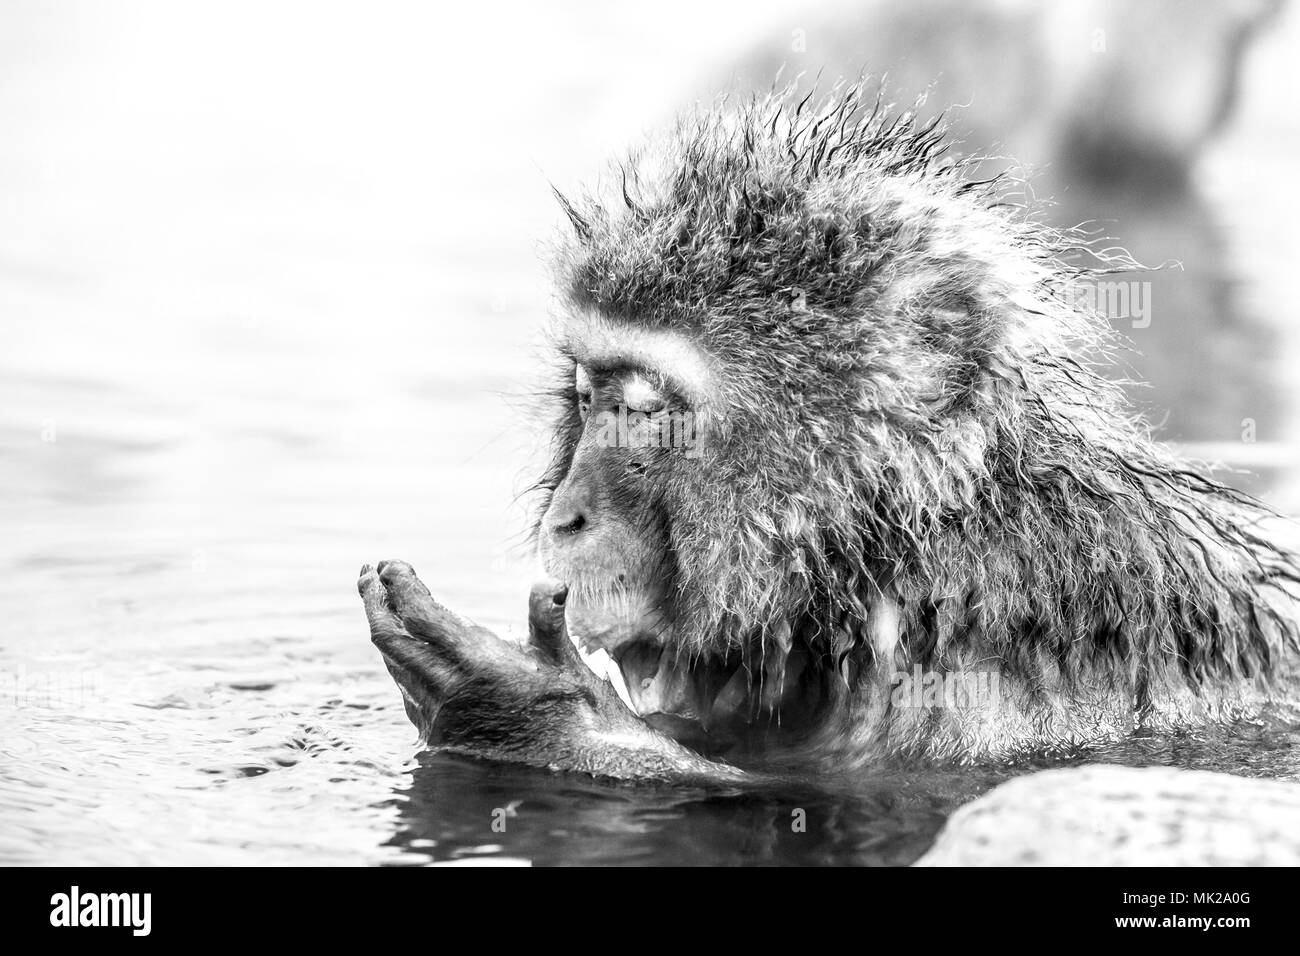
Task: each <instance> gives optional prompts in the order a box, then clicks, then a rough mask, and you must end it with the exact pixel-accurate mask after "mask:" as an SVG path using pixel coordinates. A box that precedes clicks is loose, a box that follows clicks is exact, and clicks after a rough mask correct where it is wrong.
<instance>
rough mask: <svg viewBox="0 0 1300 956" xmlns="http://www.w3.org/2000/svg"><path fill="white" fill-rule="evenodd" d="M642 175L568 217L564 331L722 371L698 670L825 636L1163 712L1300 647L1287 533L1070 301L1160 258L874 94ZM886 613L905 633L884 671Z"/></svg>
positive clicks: (740, 117) (681, 135) (696, 645)
mask: <svg viewBox="0 0 1300 956" xmlns="http://www.w3.org/2000/svg"><path fill="white" fill-rule="evenodd" d="M610 180H611V181H610V182H609V183H608V184H607V187H606V188H605V189H604V190H603V191H598V192H595V193H591V194H588V195H585V196H583V197H581V198H573V199H568V198H564V197H561V202H562V204H563V206H564V209H565V211H566V213H567V215H568V217H569V219H570V221H571V224H572V230H571V236H570V237H569V238H568V239H567V240H566V241H564V242H563V243H562V245H561V248H560V250H559V255H558V257H557V263H558V273H559V277H560V286H561V293H562V296H563V300H564V308H565V309H566V310H569V311H572V312H594V313H597V314H600V315H603V316H607V317H610V318H612V319H614V320H617V321H622V322H627V323H634V324H636V325H638V326H642V327H646V328H653V329H667V330H672V331H675V332H677V333H680V334H681V335H682V336H684V337H686V338H688V339H689V340H691V341H692V342H694V343H696V344H697V345H698V347H699V348H700V349H701V350H702V351H703V352H704V353H705V354H707V355H708V356H709V358H710V362H711V366H712V368H713V369H714V371H715V375H716V382H715V391H714V393H713V395H712V397H711V399H710V401H709V402H708V403H707V407H706V408H704V409H702V410H701V413H702V415H703V417H704V419H705V421H706V422H707V429H708V432H707V445H706V448H707V450H706V453H705V454H704V456H703V457H702V458H701V459H699V460H698V461H697V462H694V463H688V462H683V463H682V466H681V467H680V468H679V469H678V470H677V472H676V475H675V477H674V478H673V480H672V482H671V486H670V487H668V488H666V489H664V491H663V494H664V500H665V508H666V510H667V514H668V516H669V521H670V528H669V536H670V550H671V557H672V562H673V566H674V571H675V576H676V584H677V594H678V604H679V607H678V608H677V613H678V620H679V628H678V638H677V639H678V640H680V641H681V642H682V645H683V647H685V648H686V649H687V650H689V651H690V652H691V653H693V654H706V653H710V652H721V651H723V650H725V649H728V648H735V647H741V646H749V647H754V646H759V647H766V646H769V644H775V645H782V644H784V645H787V646H788V642H789V634H790V632H791V629H794V630H795V631H796V632H800V631H802V632H803V633H805V634H806V635H809V636H808V640H809V642H810V644H811V646H813V647H814V648H815V649H816V650H817V651H818V652H821V656H820V657H819V658H818V659H819V660H821V661H822V662H823V664H825V665H826V666H828V667H834V668H835V669H836V672H838V673H849V670H846V669H845V662H846V661H849V662H850V663H851V664H852V665H853V666H852V668H851V669H850V670H851V671H852V672H853V673H860V672H861V669H862V667H863V666H865V665H867V664H869V663H870V662H871V660H872V658H873V655H877V654H879V653H882V652H883V653H887V654H890V655H891V656H892V658H893V660H892V661H891V662H889V663H891V664H892V665H894V666H900V667H904V668H906V667H910V666H912V664H914V663H921V664H922V665H924V666H926V667H936V668H942V667H944V666H957V665H959V664H960V662H961V661H970V660H974V659H983V660H988V659H994V660H1000V666H1001V667H1002V668H1003V669H1004V670H1006V671H1008V672H1012V673H1016V674H1019V675H1021V676H1024V677H1025V678H1027V679H1028V680H1029V681H1030V682H1031V683H1037V684H1042V683H1044V682H1045V683H1047V684H1050V685H1052V686H1059V685H1061V684H1062V683H1065V684H1068V683H1070V682H1071V681H1073V680H1075V679H1078V678H1081V677H1083V676H1084V675H1087V674H1094V675H1095V674H1103V675H1105V677H1106V679H1107V680H1109V681H1111V682H1112V683H1113V684H1114V683H1118V685H1119V686H1120V687H1121V689H1122V690H1124V691H1125V692H1132V693H1133V694H1134V695H1135V696H1137V697H1138V698H1141V697H1142V696H1143V695H1144V694H1147V693H1149V692H1150V688H1151V687H1152V686H1153V685H1155V684H1158V683H1161V682H1164V683H1168V682H1169V681H1174V682H1177V683H1178V684H1179V685H1180V686H1191V687H1197V686H1200V685H1203V684H1205V683H1207V682H1211V681H1214V680H1226V679H1230V678H1234V677H1248V678H1250V677H1258V676H1261V675H1265V676H1266V675H1267V674H1268V672H1269V671H1270V670H1271V668H1272V666H1273V664H1274V662H1275V661H1276V659H1277V657H1278V655H1279V653H1280V652H1281V651H1282V650H1283V649H1284V648H1285V647H1294V646H1295V642H1296V632H1295V628H1294V625H1293V624H1292V623H1291V622H1290V620H1289V619H1288V618H1286V617H1285V616H1283V615H1281V614H1279V613H1278V611H1277V610H1276V604H1277V601H1276V599H1277V598H1278V597H1279V596H1280V594H1284V593H1285V592H1286V589H1287V588H1288V587H1289V586H1290V585H1291V584H1292V583H1294V582H1296V581H1297V580H1300V578H1298V577H1297V565H1296V562H1295V559H1294V557H1293V556H1292V554H1290V553H1289V552H1287V551H1286V550H1284V549H1282V548H1280V547H1278V546H1276V545H1274V544H1272V543H1270V542H1269V541H1268V540H1266V538H1265V537H1264V536H1263V535H1261V534H1260V533H1258V532H1257V531H1256V530H1254V524H1255V523H1256V522H1257V521H1258V520H1259V519H1260V518H1262V517H1264V516H1265V514H1266V510H1265V509H1264V508H1263V506H1262V505H1260V504H1258V503H1257V502H1255V501H1254V500H1253V499H1251V498H1249V497H1247V496H1245V495H1243V494H1241V493H1239V492H1237V491H1234V490H1232V489H1230V488H1228V487H1226V486H1224V485H1222V484H1219V483H1217V482H1216V481H1214V480H1212V479H1210V478H1209V477H1207V476H1205V475H1203V474H1200V473H1198V472H1196V471H1193V470H1189V469H1188V468H1186V467H1184V466H1183V465H1181V464H1180V463H1178V462H1177V461H1176V460H1174V459H1173V458H1172V457H1171V456H1169V455H1168V454H1167V453H1166V452H1165V451H1164V450H1162V449H1161V448H1160V447H1159V446H1158V445H1157V444H1155V443H1153V442H1152V441H1151V440H1150V439H1149V438H1148V436H1147V433H1146V431H1145V429H1144V428H1143V427H1142V426H1141V424H1140V422H1139V421H1137V419H1136V418H1135V417H1134V416H1133V415H1132V413H1131V412H1130V410H1129V409H1128V407H1127V406H1126V405H1125V402H1124V399H1123V397H1122V394H1121V392H1120V391H1119V389H1118V388H1117V387H1116V386H1115V385H1114V384H1112V383H1111V382H1108V381H1107V380H1106V379H1105V378H1104V377H1103V375H1102V374H1100V372H1099V370H1098V369H1099V368H1100V367H1101V362H1102V360H1103V358H1104V356H1105V355H1106V354H1107V352H1108V350H1109V349H1110V348H1111V347H1112V342H1111V333H1110V330H1109V326H1108V324H1107V322H1106V321H1105V319H1104V318H1103V317H1102V316H1100V315H1096V314H1092V313H1089V312H1087V311H1084V310H1081V309H1078V308H1075V307H1074V306H1073V305H1072V304H1071V298H1070V296H1069V291H1070V289H1071V288H1072V287H1074V286H1075V285H1076V284H1077V283H1080V282H1087V281H1092V280H1094V279H1096V278H1097V277H1099V276H1102V275H1104V274H1106V273H1111V272H1116V271H1126V270H1132V269H1136V268H1138V266H1137V264H1136V263H1134V262H1133V261H1132V260H1131V259H1129V258H1128V257H1127V256H1126V255H1125V254H1123V253H1122V252H1118V251H1114V250H1104V249H1099V248H1096V246H1095V245H1094V244H1091V243H1089V242H1088V241H1087V239H1086V237H1085V236H1083V235H1082V234H1080V233H1078V232H1073V231H1064V232H1063V231H1057V230H1053V229H1049V228H1048V227H1046V226H1044V225H1043V224H1042V223H1041V222H1039V221H1038V220H1037V218H1036V215H1035V212H1034V210H1033V208H1032V204H1027V203H1025V202H1022V201H1018V200H1017V199H1016V194H1017V193H1018V192H1019V191H1020V190H1019V186H1018V184H1017V183H1016V182H1015V181H1014V180H1011V179H1008V178H1007V177H995V178H993V179H981V178H980V177H979V175H978V172H977V171H976V166H975V163H974V161H972V160H962V159H958V158H953V157H952V156H951V155H949V151H948V148H947V144H946V141H945V135H944V129H943V127H942V125H941V123H940V122H939V121H934V122H929V123H925V124H922V123H920V122H918V121H917V120H916V119H915V118H914V114H913V113H912V112H909V111H903V112H898V111H895V110H893V109H891V108H888V107H886V106H885V105H884V103H883V101H882V97H881V95H880V93H879V91H878V90H871V91H868V88H867V85H866V84H857V85H853V86H850V87H848V88H843V89H837V90H833V91H831V92H830V93H829V94H827V95H824V96H821V97H820V98H819V97H818V96H817V95H814V94H809V95H807V96H802V97H800V96H798V95H796V94H792V93H791V92H790V91H784V92H777V93H773V94H771V95H767V96H757V97H754V98H752V99H748V100H744V101H720V102H719V103H716V104H714V105H712V106H710V107H707V108H703V109H697V110H696V111H695V112H694V113H693V114H691V115H689V116H687V117H686V118H684V119H682V120H680V121H679V122H678V123H677V125H676V126H675V128H673V129H672V130H671V131H670V132H669V133H667V134H666V135H665V136H663V137H662V138H660V139H658V140H655V141H653V142H652V143H651V144H650V145H648V146H647V147H646V148H644V149H643V150H641V151H639V152H638V153H636V154H634V155H633V156H631V157H630V158H628V159H627V160H626V161H624V162H622V163H621V164H619V165H618V166H616V167H615V170H614V174H613V176H612V177H610ZM1171 320H1173V319H1172V317H1171ZM561 392H562V393H565V392H571V385H570V384H567V383H566V385H565V386H564V387H563V388H562V389H561ZM565 402H566V404H565V407H563V408H561V411H560V426H559V428H558V431H557V434H558V436H559V438H558V441H557V448H556V454H555V457H554V460H553V462H552V464H551V467H550V471H549V472H548V476H547V478H546V479H544V480H543V482H542V486H543V487H552V488H553V487H554V486H555V484H556V483H557V482H558V481H559V480H561V479H562V477H563V475H564V474H565V472H566V471H567V468H568V464H569V460H570V458H571V456H572V453H573V445H574V442H575V441H576V436H577V434H578V425H577V421H576V417H575V415H576V413H575V411H574V409H573V408H572V399H571V397H570V398H568V399H566V400H565ZM886 601H889V602H893V606H894V607H896V609H897V614H898V623H899V627H898V635H899V637H898V640H897V643H896V644H894V645H892V646H886V647H883V648H880V647H874V648H873V646H872V641H871V639H870V631H869V628H870V625H869V622H870V620H871V615H872V613H873V609H874V608H877V607H878V606H880V605H881V604H882V602H886Z"/></svg>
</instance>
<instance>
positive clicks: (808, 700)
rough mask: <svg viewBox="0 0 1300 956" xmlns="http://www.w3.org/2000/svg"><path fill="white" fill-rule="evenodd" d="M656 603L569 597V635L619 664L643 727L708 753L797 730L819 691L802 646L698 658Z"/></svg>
mask: <svg viewBox="0 0 1300 956" xmlns="http://www.w3.org/2000/svg"><path fill="white" fill-rule="evenodd" d="M657 603H658V602H654V601H651V600H648V599H647V600H640V601H638V600H635V599H628V598H626V597H624V598H623V599H622V600H621V601H620V602H618V604H617V605H616V606H613V607H612V606H611V604H610V602H609V601H608V600H591V599H586V600H584V599H581V598H578V599H575V598H574V597H571V598H570V601H569V605H568V607H567V608H566V620H567V624H568V628H569V632H570V633H571V634H573V635H574V636H575V637H576V638H577V640H578V643H579V646H581V647H582V648H583V649H584V650H585V651H587V652H592V651H596V650H604V651H605V652H606V653H607V654H608V655H609V657H610V659H611V660H612V661H613V662H614V663H615V664H616V665H617V666H618V670H619V673H620V675H621V676H622V678H623V683H624V685H625V687H626V690H627V697H628V700H629V701H630V703H631V705H632V709H633V710H634V711H636V713H637V715H638V716H639V717H641V718H642V719H643V720H645V721H646V723H648V724H650V725H651V726H652V727H655V728H656V729H657V730H660V731H662V732H664V733H666V734H668V735H669V736H671V737H673V738H675V739H677V740H679V741H681V742H683V743H688V744H690V745H691V746H693V747H696V748H697V749H700V750H704V751H710V752H714V751H720V750H725V749H727V748H729V747H731V746H734V745H736V744H737V743H740V742H742V741H754V740H755V739H756V738H759V737H763V736H767V735H769V734H771V733H773V732H776V731H781V732H790V731H793V730H797V729H798V728H799V726H800V725H801V724H802V723H803V722H804V720H805V718H806V717H807V716H808V715H809V714H811V712H812V711H813V710H815V709H816V707H815V705H816V703H817V702H818V701H819V700H820V699H821V694H820V692H819V690H818V688H817V687H816V684H815V682H814V681H811V680H810V679H809V678H810V677H811V676H812V675H811V674H810V673H809V672H808V668H807V667H806V665H807V663H808V660H809V658H808V655H807V654H806V653H805V649H804V648H803V647H802V646H791V647H790V648H788V649H785V648H781V647H772V646H768V647H767V648H764V649H763V651H762V652H761V653H760V654H758V655H753V654H746V653H745V652H743V651H732V652H728V653H725V654H717V653H703V654H700V653H696V654H691V653H688V652H687V651H686V650H684V649H683V647H682V645H681V644H680V643H679V642H678V641H676V640H675V639H674V632H673V627H672V625H671V623H669V622H667V621H666V620H665V619H664V616H663V615H662V614H661V613H659V612H658V611H657V610H655V607H656V606H657Z"/></svg>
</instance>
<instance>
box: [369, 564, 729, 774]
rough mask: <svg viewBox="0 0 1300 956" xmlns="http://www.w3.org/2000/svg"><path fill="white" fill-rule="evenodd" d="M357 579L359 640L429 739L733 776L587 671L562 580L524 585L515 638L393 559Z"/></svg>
mask: <svg viewBox="0 0 1300 956" xmlns="http://www.w3.org/2000/svg"><path fill="white" fill-rule="evenodd" d="M357 589H358V591H359V592H360V593H361V599H362V602H363V604H364V605H365V609H366V617H367V618H368V619H369V622H370V639H371V640H372V641H373V642H374V644H375V646H376V647H378V648H379V650H380V652H381V653H382V654H383V656H384V663H385V664H386V665H387V666H388V670H389V672H390V673H391V674H392V675H393V678H394V680H396V681H397V684H398V686H399V687H400V688H401V690H402V698H403V701H404V703H405V705H406V712H407V715H408V716H409V717H410V718H411V721H412V723H414V724H415V725H416V727H417V728H418V729H419V731H420V734H421V737H422V738H423V739H424V740H425V741H426V742H427V743H428V744H429V745H430V746H432V747H437V748H440V749H444V750H449V751H454V752H458V753H465V754H470V755H473V756H478V757H484V758H489V759H495V760H506V761H511V762H517V763H527V764H532V765H536V766H545V767H549V768H551V769H553V770H565V771H575V772H583V773H590V774H594V775H598V776H606V777H614V778H622V779H640V780H675V781H681V780H684V779H687V780H698V781H699V782H733V783H734V782H737V781H738V780H740V779H742V778H743V774H741V773H740V771H738V770H736V769H735V768H732V767H729V766H727V765H725V764H719V763H714V762H711V761H708V760H706V759H704V758H703V757H701V756H700V755H698V754H696V753H695V752H694V751H691V750H688V749H687V748H685V747H683V746H682V745H680V744H678V743H677V742H676V741H674V740H672V739H670V738H668V737H666V736H664V735H663V734H661V733H659V732H658V731H655V730H654V729H652V728H650V727H649V726H647V725H646V724H645V723H644V722H643V721H641V720H640V719H639V718H638V717H637V716H636V715H635V714H633V713H632V712H631V711H630V710H629V709H628V708H627V707H626V706H625V705H624V703H623V702H622V700H620V699H619V697H618V694H617V693H616V692H615V691H614V689H613V687H611V686H610V684H609V683H608V682H607V681H603V680H601V679H599V678H598V677H596V675H595V674H594V673H592V671H591V670H590V668H588V667H587V666H586V664H584V663H583V662H582V660H581V659H580V658H579V656H578V652H577V650H576V649H575V648H574V647H573V643H572V642H571V641H570V640H569V636H568V633H567V631H566V630H565V624H564V601H565V597H566V595H567V589H566V588H565V587H564V586H563V585H559V584H556V583H555V582H543V583H540V584H537V585H535V586H534V587H533V590H532V594H531V595H530V597H529V621H528V623H529V640H528V643H527V644H522V645H521V644H516V643H512V642H509V641H504V640H501V639H500V638H498V637H497V636H496V635H495V634H493V633H492V632H491V631H489V630H487V629H486V628H484V627H480V626H479V625H477V624H475V623H473V622H472V621H467V620H465V619H464V618H461V617H460V616H459V615H456V614H454V613H453V612H451V611H449V610H448V609H447V608H445V607H443V606H442V605H441V604H439V603H438V602H437V601H435V600H434V599H433V597H432V595H430V593H429V590H428V588H426V587H425V586H424V584H423V583H422V582H421V581H420V579H419V578H418V577H416V574H415V571H414V570H413V569H412V568H411V566H410V565H409V564H406V563H405V562H403V561H381V562H380V563H379V565H378V567H375V568H371V567H370V565H366V566H364V567H363V568H362V569H361V577H360V580H359V581H358V582H357Z"/></svg>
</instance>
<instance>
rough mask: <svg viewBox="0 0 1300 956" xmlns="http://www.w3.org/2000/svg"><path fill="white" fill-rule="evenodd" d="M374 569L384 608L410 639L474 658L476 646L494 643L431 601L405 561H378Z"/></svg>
mask: <svg viewBox="0 0 1300 956" xmlns="http://www.w3.org/2000/svg"><path fill="white" fill-rule="evenodd" d="M376 570H377V571H378V573H379V579H380V581H381V582H382V583H383V587H384V590H385V591H386V592H387V595H388V605H389V606H390V607H391V608H392V610H393V613H395V614H396V615H397V617H398V618H399V619H400V620H401V623H402V625H403V626H404V627H405V628H406V630H407V631H408V632H410V634H411V636H413V637H415V638H417V639H419V640H422V641H425V642H426V643H428V644H432V645H434V646H436V647H438V648H440V649H442V650H443V651H444V652H445V653H448V654H450V655H458V656H460V657H470V656H474V652H475V649H476V648H477V647H479V646H481V645H483V644H485V643H487V642H498V641H497V638H496V637H494V636H493V635H492V634H491V633H490V632H489V631H487V630H486V629H484V628H481V627H479V626H478V625H477V624H475V623H473V622H472V621H468V620H466V619H464V618H462V617H461V616H460V615H458V614H456V613H454V612H452V611H450V610H448V609H447V608H445V607H443V606H442V605H441V604H439V603H438V602H437V601H435V600H434V599H433V595H431V594H430V593H429V589H428V588H427V587H425V586H424V582H422V581H421V580H420V579H419V578H418V577H417V576H416V574H415V569H414V568H412V567H411V566H410V565H409V564H407V563H406V562H405V561H381V562H380V563H379V566H378V568H376Z"/></svg>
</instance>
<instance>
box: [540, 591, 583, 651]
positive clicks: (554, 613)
mask: <svg viewBox="0 0 1300 956" xmlns="http://www.w3.org/2000/svg"><path fill="white" fill-rule="evenodd" d="M568 595H569V588H568V586H567V585H565V584H561V583H560V582H559V581H554V580H544V581H538V582H537V583H536V584H534V585H533V587H532V591H531V592H530V593H529V595H528V643H529V644H531V645H532V646H533V647H535V648H536V649H537V650H538V651H539V652H540V653H541V654H542V656H543V657H545V658H546V660H547V661H549V662H550V663H552V664H558V665H581V664H582V661H581V659H580V658H579V657H578V652H577V649H576V648H575V647H574V646H573V642H572V641H570V640H569V632H568V629H567V628H566V627H565V624H564V603H565V600H566V599H567V598H568Z"/></svg>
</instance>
